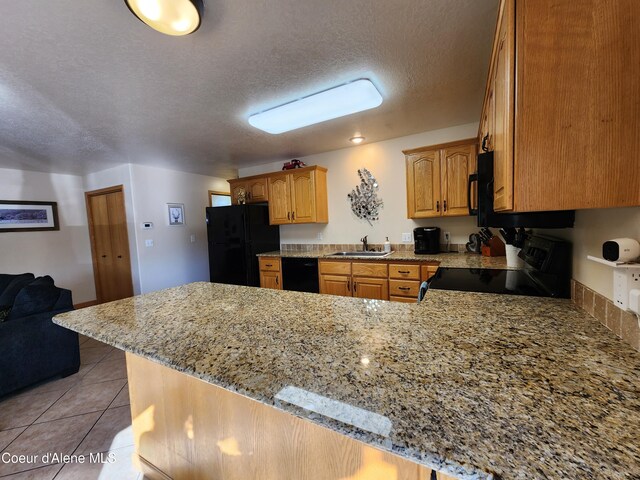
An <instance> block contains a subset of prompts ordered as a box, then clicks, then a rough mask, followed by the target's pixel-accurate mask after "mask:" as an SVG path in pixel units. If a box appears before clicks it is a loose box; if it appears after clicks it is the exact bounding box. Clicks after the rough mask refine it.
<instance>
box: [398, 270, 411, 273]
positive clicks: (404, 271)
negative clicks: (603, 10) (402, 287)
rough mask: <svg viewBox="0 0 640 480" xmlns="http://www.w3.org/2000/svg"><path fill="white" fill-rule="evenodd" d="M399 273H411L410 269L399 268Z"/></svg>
mask: <svg viewBox="0 0 640 480" xmlns="http://www.w3.org/2000/svg"><path fill="white" fill-rule="evenodd" d="M398 273H411V272H410V271H409V270H398Z"/></svg>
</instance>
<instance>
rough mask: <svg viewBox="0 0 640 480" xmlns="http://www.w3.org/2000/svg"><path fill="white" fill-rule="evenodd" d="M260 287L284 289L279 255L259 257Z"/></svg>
mask: <svg viewBox="0 0 640 480" xmlns="http://www.w3.org/2000/svg"><path fill="white" fill-rule="evenodd" d="M258 265H259V266H260V287H262V288H272V289H274V290H282V273H281V261H280V258H278V257H260V258H258Z"/></svg>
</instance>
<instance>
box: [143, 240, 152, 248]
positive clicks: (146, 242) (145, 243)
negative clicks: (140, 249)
mask: <svg viewBox="0 0 640 480" xmlns="http://www.w3.org/2000/svg"><path fill="white" fill-rule="evenodd" d="M144 246H145V247H153V240H145V241H144Z"/></svg>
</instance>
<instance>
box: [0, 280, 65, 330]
mask: <svg viewBox="0 0 640 480" xmlns="http://www.w3.org/2000/svg"><path fill="white" fill-rule="evenodd" d="M58 297H60V289H59V288H58V287H56V286H55V285H54V283H53V279H52V278H51V277H49V276H45V277H38V278H36V279H35V280H34V281H32V282H31V283H29V284H28V285H25V286H24V287H22V289H21V290H20V292H18V294H17V295H16V299H15V301H14V302H13V308H12V309H11V313H9V316H8V318H7V320H13V319H16V318H21V317H26V316H28V315H34V314H36V313H42V312H50V311H51V310H53V307H54V305H55V304H56V302H57V301H58Z"/></svg>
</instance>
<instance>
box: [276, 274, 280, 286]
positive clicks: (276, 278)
mask: <svg viewBox="0 0 640 480" xmlns="http://www.w3.org/2000/svg"><path fill="white" fill-rule="evenodd" d="M276 285H280V283H278V275H276Z"/></svg>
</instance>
